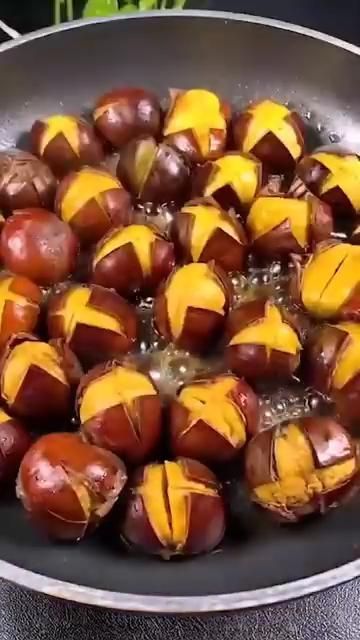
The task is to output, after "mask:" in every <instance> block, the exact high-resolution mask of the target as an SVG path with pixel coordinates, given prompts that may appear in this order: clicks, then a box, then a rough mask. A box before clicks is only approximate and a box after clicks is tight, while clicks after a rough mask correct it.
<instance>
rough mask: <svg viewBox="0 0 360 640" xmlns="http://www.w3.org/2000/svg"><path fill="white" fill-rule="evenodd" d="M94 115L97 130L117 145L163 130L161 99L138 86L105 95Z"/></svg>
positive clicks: (98, 103)
mask: <svg viewBox="0 0 360 640" xmlns="http://www.w3.org/2000/svg"><path fill="white" fill-rule="evenodd" d="M93 117H94V121H95V124H96V127H97V129H98V130H99V131H100V132H101V133H102V135H103V136H104V138H106V140H108V142H110V143H111V144H112V145H113V146H114V147H116V148H119V147H122V146H123V145H124V144H126V143H127V142H129V141H130V140H132V139H133V138H138V137H139V136H142V135H148V136H154V137H155V138H157V137H158V135H159V133H160V130H161V120H162V113H161V107H160V102H159V100H158V98H157V97H156V96H155V95H154V94H153V93H151V92H150V91H146V90H144V89H138V88H135V87H124V88H122V89H115V90H114V91H110V92H109V93H106V94H105V95H103V96H101V98H99V100H98V101H97V103H96V106H95V110H94V113H93Z"/></svg>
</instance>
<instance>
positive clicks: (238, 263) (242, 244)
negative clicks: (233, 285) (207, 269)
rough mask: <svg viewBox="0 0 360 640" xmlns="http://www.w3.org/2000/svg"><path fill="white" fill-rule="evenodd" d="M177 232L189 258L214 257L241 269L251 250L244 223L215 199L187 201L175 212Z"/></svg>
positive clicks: (205, 259)
mask: <svg viewBox="0 0 360 640" xmlns="http://www.w3.org/2000/svg"><path fill="white" fill-rule="evenodd" d="M173 234H174V239H175V242H176V245H177V247H178V249H179V253H180V254H181V256H182V257H183V258H184V259H185V260H186V261H187V262H210V261H211V260H213V261H214V262H215V263H216V264H217V265H218V266H219V267H222V269H224V271H241V270H242V268H243V265H244V260H245V257H246V253H247V238H246V234H245V231H244V229H243V227H242V224H241V223H240V222H239V221H238V220H236V218H235V217H233V216H232V215H231V214H230V213H227V212H226V211H224V210H223V209H221V207H220V206H219V205H218V204H217V202H216V201H215V200H213V199H211V198H210V199H208V198H203V199H199V200H193V201H191V202H189V203H188V204H186V205H185V206H184V207H183V208H182V209H181V210H180V211H179V212H178V213H177V215H176V216H175V218H174V224H173Z"/></svg>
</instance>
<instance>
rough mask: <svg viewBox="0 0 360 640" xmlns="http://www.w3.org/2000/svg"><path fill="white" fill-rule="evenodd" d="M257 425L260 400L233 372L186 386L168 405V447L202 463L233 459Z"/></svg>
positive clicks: (173, 451)
mask: <svg viewBox="0 0 360 640" xmlns="http://www.w3.org/2000/svg"><path fill="white" fill-rule="evenodd" d="M258 424H259V401H258V398H257V396H256V394H255V393H254V391H253V390H252V389H251V387H249V385H248V384H247V383H246V382H245V381H244V380H240V379H239V378H236V377H235V376H232V375H222V376H215V377H212V378H208V379H205V380H197V381H195V382H192V383H190V384H188V385H185V386H184V387H183V388H182V389H181V390H180V392H179V393H178V396H177V397H176V399H174V400H173V401H172V402H171V405H170V447H171V452H172V454H173V455H174V456H185V457H189V458H195V459H196V460H200V461H201V462H204V463H205V464H217V463H223V462H228V461H229V460H233V459H234V458H236V457H237V456H238V454H239V451H241V449H242V448H243V446H244V445H245V443H246V440H247V434H248V433H252V434H254V433H256V432H257V430H258Z"/></svg>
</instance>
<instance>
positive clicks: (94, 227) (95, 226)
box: [55, 167, 133, 245]
mask: <svg viewBox="0 0 360 640" xmlns="http://www.w3.org/2000/svg"><path fill="white" fill-rule="evenodd" d="M55 210H56V212H57V213H58V214H59V216H60V217H61V218H62V219H63V220H64V222H67V223H68V224H69V225H70V226H71V228H72V229H73V231H74V232H75V233H76V235H77V236H78V237H79V239H80V241H81V243H82V244H83V245H90V244H93V243H95V242H97V241H98V240H100V238H102V237H103V236H104V235H105V233H107V231H109V229H111V227H113V226H114V225H117V224H124V225H127V224H130V223H131V222H132V220H133V209H132V204H131V197H130V195H129V194H128V192H127V191H125V189H124V188H123V186H122V184H121V183H120V182H119V180H117V179H116V178H114V177H113V176H112V175H111V174H110V173H107V172H106V171H100V170H99V169H93V168H91V167H84V168H83V169H80V171H77V172H74V173H71V174H70V175H68V176H66V178H64V180H63V181H62V182H61V183H60V185H59V188H58V191H57V194H56V203H55Z"/></svg>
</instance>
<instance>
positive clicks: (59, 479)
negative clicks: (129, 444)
mask: <svg viewBox="0 0 360 640" xmlns="http://www.w3.org/2000/svg"><path fill="white" fill-rule="evenodd" d="M126 480H127V476H126V470H125V467H124V464H123V463H122V462H121V460H120V459H119V458H117V457H116V456H115V455H114V454H113V453H111V452H110V451H105V450H104V449H101V448H100V447H95V446H93V445H90V444H88V443H86V442H83V441H82V439H81V437H80V436H79V435H77V434H73V433H51V434H49V435H46V436H43V437H42V438H40V439H39V440H38V441H37V442H35V444H34V445H33V446H32V447H31V448H30V450H29V451H28V452H27V454H26V455H25V457H24V459H23V461H22V463H21V466H20V470H19V475H18V480H17V495H18V498H19V499H20V500H21V502H22V504H23V506H24V508H25V509H26V511H27V512H28V514H29V516H30V519H31V520H32V521H33V522H34V524H35V525H37V526H38V527H39V529H41V530H42V531H43V532H44V533H45V534H47V535H48V536H49V537H50V538H54V539H58V540H68V541H77V540H81V539H82V538H83V537H84V536H85V535H86V534H87V533H88V532H90V531H92V530H93V529H95V527H96V526H97V525H98V524H99V523H100V522H101V520H103V519H104V518H105V516H107V514H108V513H109V512H110V511H111V509H112V507H113V506H114V504H115V503H116V501H117V499H118V497H119V495H120V493H121V491H122V489H123V487H124V485H125V483H126Z"/></svg>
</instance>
